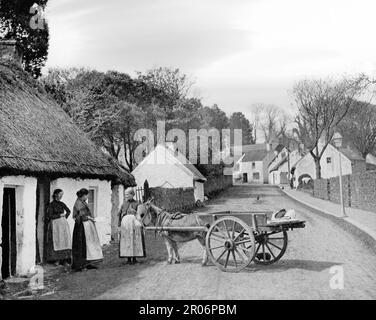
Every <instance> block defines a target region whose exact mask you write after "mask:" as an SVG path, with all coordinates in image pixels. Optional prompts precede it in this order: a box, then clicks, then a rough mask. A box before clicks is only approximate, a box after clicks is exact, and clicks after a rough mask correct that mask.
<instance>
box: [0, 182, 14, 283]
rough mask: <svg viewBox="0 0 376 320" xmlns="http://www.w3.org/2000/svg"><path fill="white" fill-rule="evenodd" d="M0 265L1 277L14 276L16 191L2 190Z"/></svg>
mask: <svg viewBox="0 0 376 320" xmlns="http://www.w3.org/2000/svg"><path fill="white" fill-rule="evenodd" d="M1 230H2V237H1V247H2V263H1V277H2V278H3V279H6V278H9V277H10V276H13V275H15V274H16V265H17V242H16V189H15V188H4V192H3V215H2V218H1Z"/></svg>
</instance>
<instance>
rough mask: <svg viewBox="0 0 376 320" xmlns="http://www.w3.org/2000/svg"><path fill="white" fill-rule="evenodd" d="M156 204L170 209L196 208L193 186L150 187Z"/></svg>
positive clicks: (188, 209)
mask: <svg viewBox="0 0 376 320" xmlns="http://www.w3.org/2000/svg"><path fill="white" fill-rule="evenodd" d="M150 195H151V196H152V197H154V204H155V205H156V206H158V207H160V208H163V209H166V210H168V211H172V212H173V211H182V212H189V211H191V210H192V209H193V208H195V206H196V204H195V197H194V189H193V188H160V187H156V188H150Z"/></svg>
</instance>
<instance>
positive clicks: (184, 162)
mask: <svg viewBox="0 0 376 320" xmlns="http://www.w3.org/2000/svg"><path fill="white" fill-rule="evenodd" d="M157 148H164V149H165V150H166V151H167V152H168V153H169V154H170V155H171V156H172V157H174V158H175V159H176V160H177V161H176V163H175V164H176V165H177V167H180V168H184V169H183V170H188V171H189V172H190V173H191V175H192V176H193V179H194V180H197V181H206V180H207V179H206V178H205V176H204V175H203V174H202V173H201V172H200V171H199V170H198V169H197V168H196V167H195V166H194V165H193V164H192V163H191V162H189V160H188V159H187V158H186V157H185V156H184V155H183V154H182V153H181V152H179V151H178V154H177V156H176V155H175V154H174V152H172V150H170V149H169V148H167V147H165V146H164V145H162V144H158V145H157V146H156V147H155V148H154V149H153V150H152V151H150V152H149V154H148V155H147V156H146V157H145V158H144V159H143V160H142V161H141V162H140V163H139V165H138V166H137V167H136V168H135V169H134V171H133V172H135V171H138V170H141V169H140V168H141V167H142V166H143V165H144V164H150V163H149V162H148V161H147V158H148V157H150V156H151V154H152V153H153V152H154V151H155V150H156V149H157Z"/></svg>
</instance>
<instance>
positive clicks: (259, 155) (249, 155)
mask: <svg viewBox="0 0 376 320" xmlns="http://www.w3.org/2000/svg"><path fill="white" fill-rule="evenodd" d="M267 154H268V151H266V150H258V149H256V150H253V151H248V152H246V153H245V155H244V158H243V159H242V162H254V161H262V160H264V158H265V157H266V155H267Z"/></svg>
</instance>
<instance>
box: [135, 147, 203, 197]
mask: <svg viewBox="0 0 376 320" xmlns="http://www.w3.org/2000/svg"><path fill="white" fill-rule="evenodd" d="M132 174H133V176H134V177H135V179H136V183H137V185H138V186H142V185H143V183H144V182H145V180H147V181H148V183H149V187H162V188H194V197H195V200H196V201H197V200H200V201H204V182H205V181H206V178H205V177H204V176H203V175H202V173H201V172H200V171H198V169H197V168H196V167H195V166H194V165H193V164H192V163H190V162H189V161H188V160H187V159H186V158H185V157H184V155H182V154H181V153H180V152H178V151H176V150H175V149H174V145H173V143H168V142H166V145H162V144H158V145H157V146H156V147H155V148H154V149H153V150H152V151H151V152H150V153H149V154H148V155H147V156H146V157H145V158H144V159H143V160H142V161H141V162H140V164H139V165H138V166H137V167H136V168H135V169H134V170H133V171H132Z"/></svg>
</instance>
